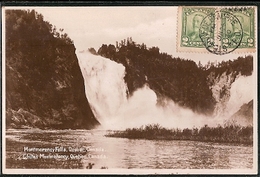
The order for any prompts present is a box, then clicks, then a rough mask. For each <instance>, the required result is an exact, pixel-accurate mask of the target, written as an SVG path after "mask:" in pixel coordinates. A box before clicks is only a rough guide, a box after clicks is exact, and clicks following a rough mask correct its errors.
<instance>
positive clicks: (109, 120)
mask: <svg viewBox="0 0 260 177" xmlns="http://www.w3.org/2000/svg"><path fill="white" fill-rule="evenodd" d="M77 56H78V60H79V64H80V68H81V71H82V73H83V77H84V82H85V91H86V95H87V98H88V101H89V103H90V105H91V107H92V110H93V112H94V114H95V116H96V117H97V119H98V120H99V121H100V123H101V125H102V127H103V128H104V129H125V128H133V127H140V126H142V125H147V124H154V123H158V124H160V125H161V126H163V127H167V128H192V127H201V126H204V125H205V124H207V125H209V126H216V125H218V124H222V123H223V117H222V118H218V117H215V118H212V117H206V116H204V115H198V114H196V113H194V112H193V111H192V110H190V109H185V108H182V107H180V106H178V105H177V104H175V103H174V102H173V101H172V100H169V99H166V98H165V99H164V102H165V104H164V106H158V105H157V96H156V94H155V92H154V91H153V90H151V89H150V88H149V86H147V85H145V86H144V87H143V88H140V89H138V90H136V91H135V92H134V93H133V95H132V96H131V97H130V98H128V99H127V94H126V93H127V86H126V83H125V81H124V76H125V67H124V66H123V65H122V64H118V63H116V62H114V61H111V60H110V59H106V58H103V57H101V56H97V55H92V54H90V53H89V52H78V53H77ZM238 84H239V83H238ZM239 85H240V84H239ZM232 92H233V91H232ZM231 100H232V99H231ZM238 109H239V108H238Z"/></svg>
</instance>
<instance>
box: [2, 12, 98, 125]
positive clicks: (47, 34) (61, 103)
mask: <svg viewBox="0 0 260 177" xmlns="http://www.w3.org/2000/svg"><path fill="white" fill-rule="evenodd" d="M98 124H99V122H98V121H97V120H96V119H95V117H94V115H93V112H92V110H91V108H90V105H89V103H88V100H87V98H86V95H85V88H84V80H83V77H82V73H81V71H80V68H79V64H78V60H77V57H76V54H75V47H74V45H73V42H72V41H71V39H70V38H69V37H68V36H67V34H66V33H65V34H62V30H60V33H59V32H57V30H56V28H55V27H53V26H52V25H51V24H50V23H48V22H46V21H44V20H43V17H42V15H41V14H38V13H36V12H35V11H21V10H7V11H6V127H7V128H22V127H28V126H29V127H37V128H42V129H46V128H56V129H66V128H70V129H76V128H82V129H90V128H93V127H95V126H96V125H98Z"/></svg>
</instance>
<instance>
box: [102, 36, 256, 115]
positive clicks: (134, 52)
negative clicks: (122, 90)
mask: <svg viewBox="0 0 260 177" xmlns="http://www.w3.org/2000/svg"><path fill="white" fill-rule="evenodd" d="M98 54H99V55H101V56H104V57H106V58H110V59H111V60H113V61H116V62H118V63H122V64H123V65H124V66H125V68H126V76H125V81H126V83H127V86H128V89H129V92H130V94H131V93H133V92H134V91H135V90H136V89H138V88H140V87H143V85H144V84H149V86H150V88H151V89H153V90H154V91H155V92H156V94H157V95H158V97H159V98H160V96H166V97H168V98H170V99H172V100H173V101H175V102H176V103H178V104H179V105H180V106H183V107H187V108H191V109H192V110H193V111H196V112H198V113H204V114H211V113H212V112H213V110H214V107H215V103H216V100H215V99H214V98H213V97H212V92H211V90H210V88H209V86H210V85H211V84H212V83H210V82H209V79H208V76H209V75H210V73H214V77H217V76H219V75H221V74H222V73H223V72H227V74H228V73H230V72H236V74H239V73H241V74H242V75H250V74H251V73H252V70H253V58H252V56H247V57H245V58H243V57H239V58H238V59H237V60H234V61H227V62H224V61H223V62H221V63H216V64H215V63H210V62H209V63H208V64H207V65H205V66H202V65H201V64H200V63H199V64H198V65H197V64H196V63H195V62H194V61H191V60H184V59H181V58H174V57H172V56H171V55H168V54H166V53H160V51H159V48H158V47H151V48H147V47H146V45H145V44H141V45H140V44H136V43H135V42H134V41H132V39H131V38H128V39H127V40H122V41H121V43H118V42H117V43H116V46H114V45H112V44H109V45H106V44H103V45H102V46H101V47H100V48H99V50H98Z"/></svg>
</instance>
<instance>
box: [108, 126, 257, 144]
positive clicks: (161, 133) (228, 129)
mask: <svg viewBox="0 0 260 177" xmlns="http://www.w3.org/2000/svg"><path fill="white" fill-rule="evenodd" d="M106 136H107V137H118V138H129V139H149V140H193V141H207V142H222V143H244V144H253V127H252V126H248V127H242V126H239V125H236V124H232V123H231V124H230V123H228V124H225V125H224V126H220V125H219V126H217V127H209V126H207V125H205V126H204V127H201V128H199V129H198V128H193V129H189V128H185V129H183V130H181V129H166V128H164V127H161V126H160V125H159V124H150V125H146V126H141V127H140V128H128V129H126V130H125V131H114V132H110V133H108V134H107V135H106Z"/></svg>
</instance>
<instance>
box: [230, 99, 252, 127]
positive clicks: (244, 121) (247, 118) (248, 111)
mask: <svg viewBox="0 0 260 177" xmlns="http://www.w3.org/2000/svg"><path fill="white" fill-rule="evenodd" d="M230 120H231V121H235V122H236V123H237V124H240V125H243V126H252V125H253V100H251V101H250V102H248V103H247V104H243V105H242V106H241V107H240V109H239V110H238V111H237V112H236V113H235V114H233V115H232V116H231V117H230Z"/></svg>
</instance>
